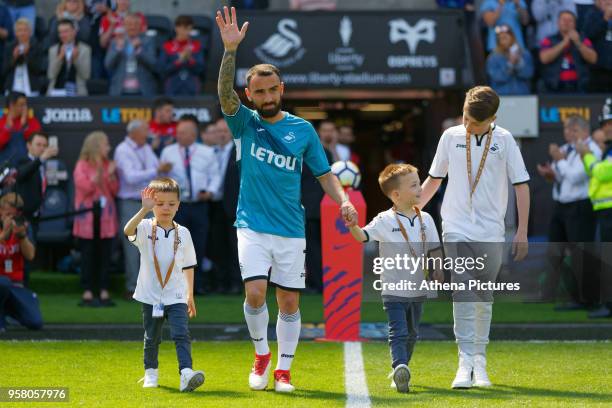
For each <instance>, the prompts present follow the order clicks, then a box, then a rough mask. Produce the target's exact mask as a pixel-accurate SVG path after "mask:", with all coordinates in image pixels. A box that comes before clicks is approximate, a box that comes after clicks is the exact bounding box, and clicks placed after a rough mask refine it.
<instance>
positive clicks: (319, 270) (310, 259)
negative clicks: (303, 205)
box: [306, 218, 323, 292]
mask: <svg viewBox="0 0 612 408" xmlns="http://www.w3.org/2000/svg"><path fill="white" fill-rule="evenodd" d="M306 287H307V288H310V289H314V290H316V291H317V292H322V291H323V259H322V255H321V220H320V219H319V218H315V219H307V220H306Z"/></svg>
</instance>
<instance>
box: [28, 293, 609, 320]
mask: <svg viewBox="0 0 612 408" xmlns="http://www.w3.org/2000/svg"><path fill="white" fill-rule="evenodd" d="M39 299H40V305H41V310H42V314H43V318H44V320H45V322H46V323H141V319H142V316H141V312H140V305H139V303H138V302H136V301H125V300H123V299H119V298H115V302H116V303H117V306H116V307H109V308H91V307H78V306H77V303H78V301H79V295H78V294H72V295H63V294H39ZM243 302H244V298H243V297H242V296H241V295H210V296H198V297H196V307H197V310H198V315H197V316H196V318H195V319H194V320H192V322H194V323H241V324H242V323H244V314H243V310H242V304H243ZM267 303H268V308H269V310H270V319H271V321H275V320H276V314H277V308H276V300H275V298H274V294H273V292H270V293H269V295H268V300H267ZM300 312H301V315H302V322H304V323H321V322H323V300H322V296H321V295H302V297H301V302H300ZM452 313H453V311H452V304H451V303H449V302H443V301H439V302H428V303H426V305H425V311H424V315H423V322H424V323H452V321H453V314H452ZM361 320H362V321H363V322H385V321H387V317H386V315H385V312H384V311H383V310H382V304H381V302H364V303H363V304H362V311H361ZM493 322H495V323H606V322H607V323H609V322H610V320H609V319H595V320H593V319H588V318H587V316H586V312H585V311H573V312H555V311H554V310H553V305H552V304H536V303H506V302H498V303H496V304H495V305H494V307H493Z"/></svg>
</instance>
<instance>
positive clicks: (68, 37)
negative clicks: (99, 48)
mask: <svg viewBox="0 0 612 408" xmlns="http://www.w3.org/2000/svg"><path fill="white" fill-rule="evenodd" d="M57 33H58V36H59V39H60V41H59V42H58V43H57V44H55V45H53V46H52V47H51V48H49V68H48V69H47V76H48V78H49V81H50V83H49V89H48V90H47V95H49V96H77V95H78V96H86V95H87V80H88V79H89V77H90V76H91V47H90V46H89V45H87V44H85V43H83V42H81V41H77V30H76V27H75V23H74V22H73V21H72V20H68V19H63V20H60V21H59V22H58V23H57Z"/></svg>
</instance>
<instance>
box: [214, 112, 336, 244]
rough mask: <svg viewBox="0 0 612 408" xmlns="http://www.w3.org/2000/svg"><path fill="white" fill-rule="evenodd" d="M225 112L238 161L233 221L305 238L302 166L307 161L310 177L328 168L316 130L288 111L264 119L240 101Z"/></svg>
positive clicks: (246, 226)
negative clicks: (271, 119)
mask: <svg viewBox="0 0 612 408" xmlns="http://www.w3.org/2000/svg"><path fill="white" fill-rule="evenodd" d="M224 116H225V120H226V121H227V124H228V126H229V128H230V130H231V131H232V134H233V136H234V141H235V142H236V160H239V163H240V194H239V196H238V209H237V212H236V222H235V224H234V226H236V227H237V228H249V229H252V230H253V231H257V232H261V233H266V234H273V235H280V236H283V237H289V238H304V207H302V204H301V175H302V165H303V163H306V164H307V165H308V167H310V169H311V170H312V173H313V174H314V175H315V177H319V176H322V175H324V174H325V173H328V172H329V171H330V167H329V163H328V162H327V157H326V156H325V151H324V150H323V146H322V145H321V142H320V141H319V136H318V135H317V132H316V131H315V130H314V128H313V127H312V125H311V124H310V123H309V122H307V121H306V120H304V119H302V118H299V117H297V116H294V115H291V114H290V113H285V117H284V118H283V119H282V120H280V121H278V122H276V123H268V122H266V121H264V120H263V119H262V118H261V117H260V116H259V114H258V113H257V111H253V110H251V109H249V108H247V107H246V106H244V105H240V108H239V109H238V111H237V112H236V114H234V115H224Z"/></svg>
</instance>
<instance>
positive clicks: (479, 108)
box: [463, 86, 499, 122]
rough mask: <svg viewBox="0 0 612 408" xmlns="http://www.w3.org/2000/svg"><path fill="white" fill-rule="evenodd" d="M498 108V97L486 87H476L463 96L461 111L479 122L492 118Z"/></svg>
mask: <svg viewBox="0 0 612 408" xmlns="http://www.w3.org/2000/svg"><path fill="white" fill-rule="evenodd" d="M498 108H499V96H498V95H497V93H496V92H495V91H494V90H493V89H492V88H490V87H488V86H476V87H474V88H472V89H470V90H469V91H467V94H466V95H465V103H464V105H463V110H464V111H466V112H467V114H468V115H470V116H471V117H472V118H474V119H476V120H477V121H479V122H482V121H484V120H487V119H489V118H490V117H492V116H494V115H495V113H496V112H497V109H498Z"/></svg>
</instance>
